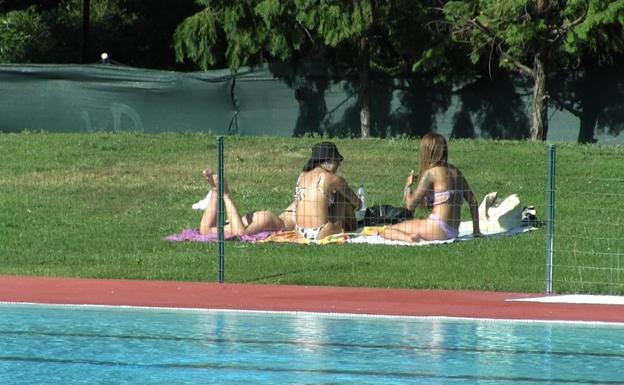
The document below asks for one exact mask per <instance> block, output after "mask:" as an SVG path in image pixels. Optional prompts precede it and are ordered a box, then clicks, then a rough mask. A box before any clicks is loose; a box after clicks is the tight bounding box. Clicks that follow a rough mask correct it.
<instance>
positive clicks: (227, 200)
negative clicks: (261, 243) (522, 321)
mask: <svg viewBox="0 0 624 385" xmlns="http://www.w3.org/2000/svg"><path fill="white" fill-rule="evenodd" d="M202 174H203V176H204V178H205V179H206V181H207V182H208V185H210V186H211V187H212V190H213V193H212V197H213V199H210V202H209V203H208V207H207V208H206V210H204V215H203V216H202V220H201V223H200V226H199V233H200V234H202V235H209V234H212V235H216V234H217V231H218V230H217V205H218V200H217V199H214V198H215V197H216V196H217V187H216V186H217V183H218V178H217V177H218V176H217V175H216V174H214V173H213V172H212V171H211V170H204V171H203V172H202ZM223 204H224V206H225V212H226V214H227V218H228V223H227V224H226V225H225V226H224V228H223V232H224V233H225V236H226V237H229V236H242V235H254V234H258V233H261V232H264V231H280V230H294V228H295V219H294V215H293V214H294V202H293V203H292V204H291V205H290V206H288V208H286V209H285V210H283V211H282V213H281V214H280V215H279V216H278V215H275V214H273V213H272V212H271V211H266V210H262V211H254V212H251V213H248V214H245V215H244V216H243V217H241V216H240V214H239V213H238V209H237V208H236V205H235V204H234V201H232V198H231V197H230V190H229V188H228V185H227V183H225V181H224V182H223Z"/></svg>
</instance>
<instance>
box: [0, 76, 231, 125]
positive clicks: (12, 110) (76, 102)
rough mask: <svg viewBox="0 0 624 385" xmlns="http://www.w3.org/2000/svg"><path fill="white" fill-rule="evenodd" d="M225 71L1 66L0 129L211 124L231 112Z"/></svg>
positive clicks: (222, 121)
mask: <svg viewBox="0 0 624 385" xmlns="http://www.w3.org/2000/svg"><path fill="white" fill-rule="evenodd" d="M232 82H233V78H232V76H231V75H230V73H229V71H222V72H210V73H208V72H195V73H176V72H168V71H156V70H145V69H136V68H130V67H118V66H108V65H89V66H79V65H15V66H7V65H3V66H0V98H1V103H0V130H2V131H5V132H19V131H22V130H25V129H30V130H45V131H50V132H97V131H109V132H110V131H113V132H115V131H138V132H163V131H206V132H208V131H211V132H214V133H225V132H227V130H228V128H229V127H230V124H231V122H232V121H233V119H234V117H235V115H236V108H235V106H234V104H233V101H232V95H231V88H232Z"/></svg>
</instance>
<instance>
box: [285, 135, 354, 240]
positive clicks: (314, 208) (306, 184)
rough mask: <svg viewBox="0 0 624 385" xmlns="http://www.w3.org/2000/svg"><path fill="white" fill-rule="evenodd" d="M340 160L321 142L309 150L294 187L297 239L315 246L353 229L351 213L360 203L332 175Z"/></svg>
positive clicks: (332, 148)
mask: <svg viewBox="0 0 624 385" xmlns="http://www.w3.org/2000/svg"><path fill="white" fill-rule="evenodd" d="M342 160H343V157H342V155H340V153H339V152H338V148H337V147H336V145H335V144H334V143H331V142H321V143H317V144H315V145H314V147H312V155H311V156H310V159H309V160H308V162H307V163H306V165H305V166H304V167H303V172H302V173H301V174H300V175H299V178H298V179H297V185H296V187H295V218H296V227H295V229H296V230H297V233H298V236H299V237H303V238H305V239H307V240H309V241H311V242H316V241H318V240H320V239H323V238H325V237H326V236H328V235H332V234H337V233H340V232H344V231H345V230H346V231H351V230H354V229H355V227H356V221H355V210H356V209H358V208H360V206H361V202H360V199H359V198H358V196H357V194H356V193H355V192H354V191H353V190H352V189H351V187H349V185H348V184H347V181H346V180H345V179H344V178H343V177H341V176H338V175H336V172H337V171H338V167H340V164H341V162H342Z"/></svg>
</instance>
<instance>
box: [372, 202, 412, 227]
mask: <svg viewBox="0 0 624 385" xmlns="http://www.w3.org/2000/svg"><path fill="white" fill-rule="evenodd" d="M413 215H414V213H413V212H412V211H410V210H408V209H406V208H404V207H394V206H390V205H375V206H371V207H368V208H367V209H366V214H365V215H364V221H363V222H364V226H380V225H391V224H395V223H399V222H403V221H405V220H406V219H411V218H412V217H413Z"/></svg>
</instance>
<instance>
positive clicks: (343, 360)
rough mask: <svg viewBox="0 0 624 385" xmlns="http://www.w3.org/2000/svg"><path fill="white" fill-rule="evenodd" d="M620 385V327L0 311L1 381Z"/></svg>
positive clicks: (623, 371) (623, 362) (623, 349)
mask: <svg viewBox="0 0 624 385" xmlns="http://www.w3.org/2000/svg"><path fill="white" fill-rule="evenodd" d="M327 383H331V384H503V385H504V384H616V383H617V384H622V383H624V328H623V327H621V326H610V325H605V326H602V325H601V326H597V325H584V324H553V323H511V322H492V321H466V320H449V319H418V318H396V317H394V318H378V317H347V316H331V315H318V314H293V313H253V312H227V311H224V312H216V311H215V312H199V311H175V310H158V309H156V310H154V309H144V310H142V309H128V308H94V307H55V306H38V305H0V384H3V385H7V384H29V385H30V384H63V385H65V384H327Z"/></svg>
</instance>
